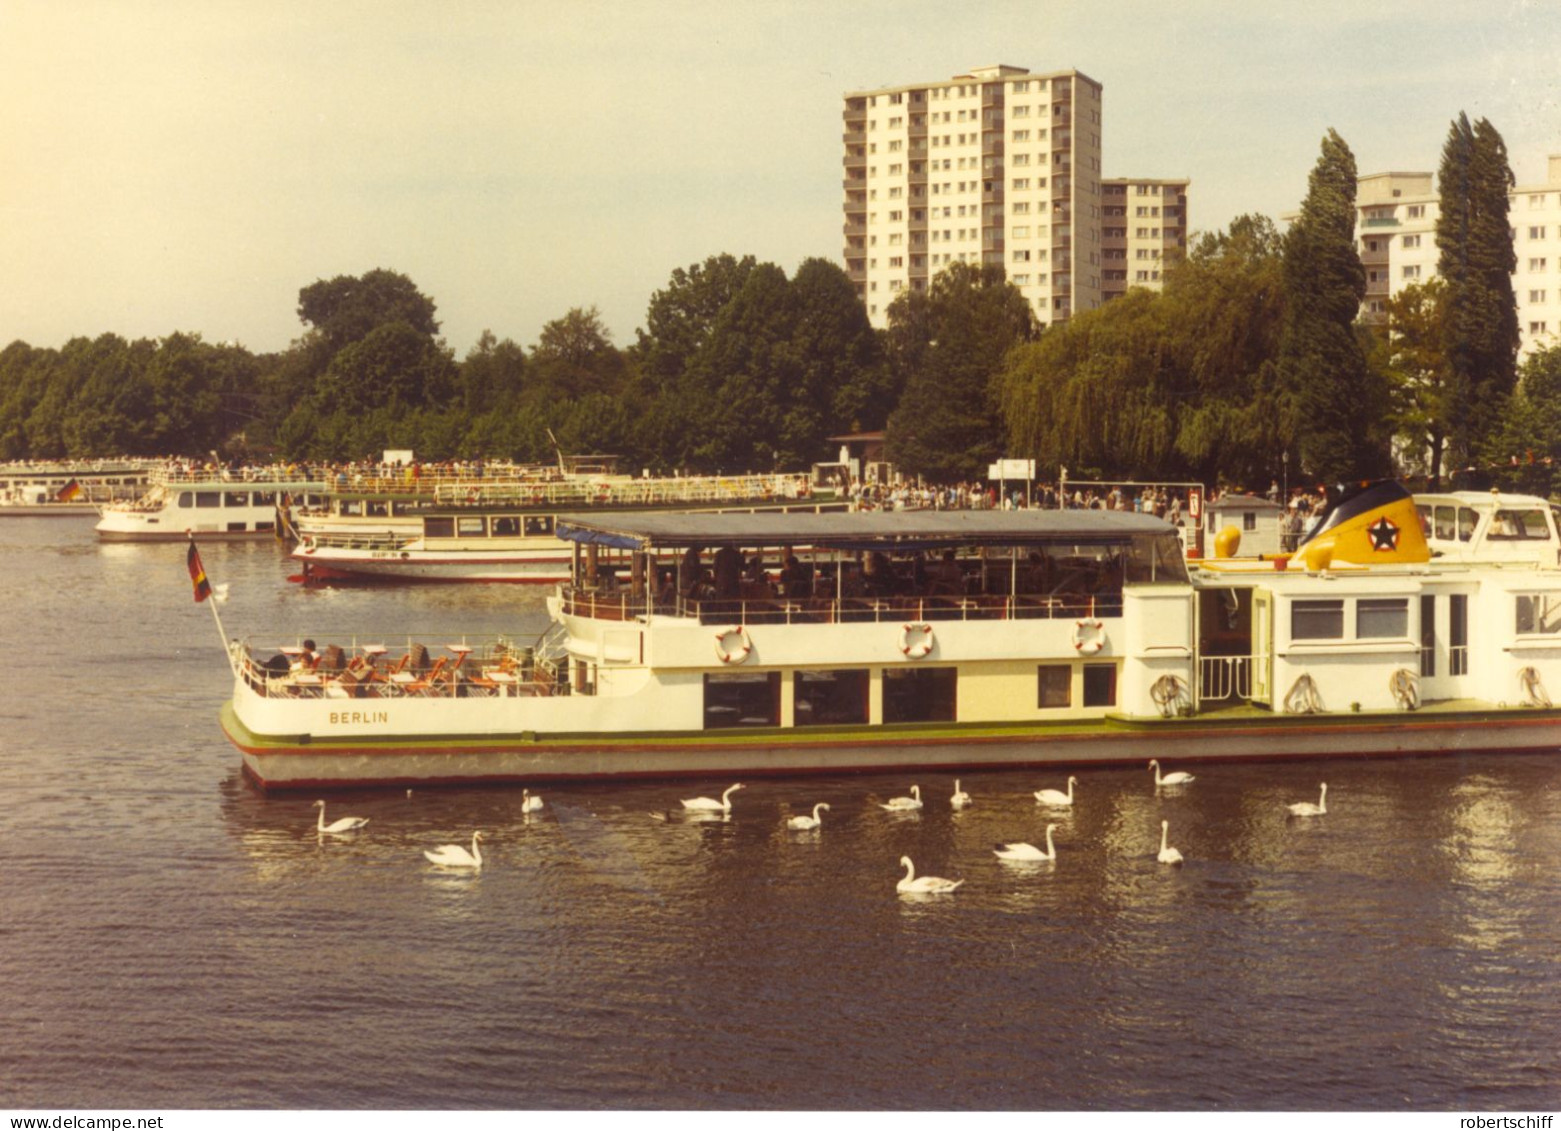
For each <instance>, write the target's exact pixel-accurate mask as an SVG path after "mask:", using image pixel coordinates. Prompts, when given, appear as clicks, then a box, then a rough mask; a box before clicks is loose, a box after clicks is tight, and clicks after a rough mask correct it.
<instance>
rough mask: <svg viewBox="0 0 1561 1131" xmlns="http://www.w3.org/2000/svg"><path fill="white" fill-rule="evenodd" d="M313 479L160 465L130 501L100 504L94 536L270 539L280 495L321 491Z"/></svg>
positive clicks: (120, 539)
mask: <svg viewBox="0 0 1561 1131" xmlns="http://www.w3.org/2000/svg"><path fill="white" fill-rule="evenodd" d="M324 489H325V485H324V483H323V482H320V481H318V480H301V479H298V478H297V477H296V476H290V475H289V474H288V473H286V472H284V471H282V470H280V469H271V468H244V469H243V470H241V471H233V472H229V471H205V470H194V471H190V470H185V469H182V468H163V469H160V470H158V471H156V472H154V473H153V474H152V479H151V488H150V489H149V490H148V491H147V492H146V493H145V494H144V495H142V496H141V497H140V498H139V499H136V500H135V501H133V502H125V503H114V504H112V505H109V506H105V507H102V508H100V517H99V519H98V524H97V532H98V537H99V538H101V539H102V540H103V541H105V542H167V541H174V540H182V539H185V538H188V537H189V536H190V535H192V534H198V535H200V536H201V538H202V539H213V538H216V539H242V538H273V537H275V536H276V530H277V508H278V504H279V502H280V501H281V499H282V497H283V496H284V495H288V496H292V497H294V498H300V497H307V496H308V495H310V494H316V495H317V494H319V493H321V492H323V491H324Z"/></svg>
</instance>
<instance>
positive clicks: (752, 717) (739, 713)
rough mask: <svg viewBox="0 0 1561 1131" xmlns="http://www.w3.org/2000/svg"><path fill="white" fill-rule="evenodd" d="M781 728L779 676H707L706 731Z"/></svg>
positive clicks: (758, 673) (759, 674)
mask: <svg viewBox="0 0 1561 1131" xmlns="http://www.w3.org/2000/svg"><path fill="white" fill-rule="evenodd" d="M774 726H780V672H740V673H739V672H733V673H731V674H727V673H725V672H720V673H712V674H707V675H706V676H705V729H706V730H719V729H722V728H724V727H774Z"/></svg>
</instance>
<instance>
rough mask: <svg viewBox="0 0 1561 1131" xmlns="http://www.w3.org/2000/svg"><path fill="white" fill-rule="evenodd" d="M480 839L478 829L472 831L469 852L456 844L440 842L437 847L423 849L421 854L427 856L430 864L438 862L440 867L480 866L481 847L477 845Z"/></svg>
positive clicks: (480, 834)
mask: <svg viewBox="0 0 1561 1131" xmlns="http://www.w3.org/2000/svg"><path fill="white" fill-rule="evenodd" d="M481 841H482V832H481V830H478V831H477V832H474V833H472V850H471V851H470V852H467V851H466V849H464V848H462V847H461V846H460V845H458V844H441V845H440V846H439V847H438V848H434V849H428V848H425V849H423V855H424V856H426V857H428V862H429V863H430V864H438V865H439V866H440V867H442V868H481V867H482V849H480V848H478V847H477V845H478V844H479V843H480V842H481Z"/></svg>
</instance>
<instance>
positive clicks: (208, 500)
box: [195, 491, 222, 507]
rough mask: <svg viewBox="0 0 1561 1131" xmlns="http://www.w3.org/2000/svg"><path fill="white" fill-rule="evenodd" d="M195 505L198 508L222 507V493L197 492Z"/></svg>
mask: <svg viewBox="0 0 1561 1131" xmlns="http://www.w3.org/2000/svg"><path fill="white" fill-rule="evenodd" d="M195 505H196V506H197V507H220V506H221V505H222V492H221V491H197V492H195Z"/></svg>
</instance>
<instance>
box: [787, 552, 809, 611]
mask: <svg viewBox="0 0 1561 1131" xmlns="http://www.w3.org/2000/svg"><path fill="white" fill-rule="evenodd" d="M781 591H782V592H783V593H784V594H785V596H787V597H790V598H793V599H795V598H799V597H800V598H802V599H804V600H805V599H807V598H809V597H811V596H813V571H812V570H810V569H809V568H808V567H807V566H804V565H803V564H802V562H801V561H799V560H798V559H797V555H796V554H792V553H788V554H787V555H786V567H785V568H784V569H783V570H781Z"/></svg>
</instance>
